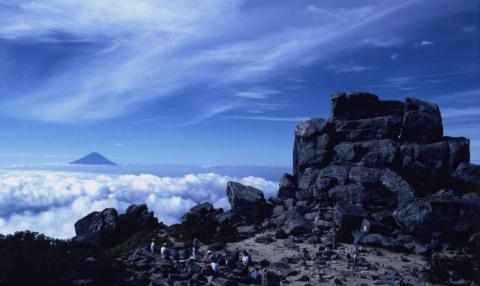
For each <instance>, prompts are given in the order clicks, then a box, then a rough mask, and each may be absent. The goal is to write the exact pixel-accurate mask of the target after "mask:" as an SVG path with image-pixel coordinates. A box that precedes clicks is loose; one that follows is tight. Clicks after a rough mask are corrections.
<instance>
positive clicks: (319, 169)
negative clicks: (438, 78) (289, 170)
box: [274, 92, 480, 243]
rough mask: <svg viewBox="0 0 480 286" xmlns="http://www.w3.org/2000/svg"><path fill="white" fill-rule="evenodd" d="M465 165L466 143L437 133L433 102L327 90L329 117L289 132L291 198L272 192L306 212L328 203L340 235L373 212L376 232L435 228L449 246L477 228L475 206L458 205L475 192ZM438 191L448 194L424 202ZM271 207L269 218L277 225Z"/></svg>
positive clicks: (426, 234)
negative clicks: (382, 217) (382, 218)
mask: <svg viewBox="0 0 480 286" xmlns="http://www.w3.org/2000/svg"><path fill="white" fill-rule="evenodd" d="M469 161H470V142H469V140H468V139H467V138H464V137H444V136H443V123H442V117H441V113H440V109H439V107H438V105H436V104H434V103H429V102H426V101H423V100H419V99H415V98H406V99H405V101H404V102H401V101H382V100H380V99H379V98H378V97H377V96H376V95H374V94H371V93H367V92H352V93H335V94H333V95H332V111H331V118H330V119H319V118H315V119H311V120H307V121H304V122H302V123H300V124H299V125H298V126H297V128H296V129H295V141H294V148H293V175H294V176H293V178H288V182H289V183H291V182H296V184H297V185H296V186H297V189H296V191H295V192H294V193H293V194H292V189H291V188H289V189H288V190H289V191H288V195H283V193H287V192H285V191H284V190H285V188H284V187H281V188H280V189H281V190H282V197H283V199H287V198H292V197H293V198H295V202H294V205H295V204H297V203H298V202H303V201H305V202H306V204H305V203H304V205H305V206H304V207H303V208H304V209H306V211H307V212H308V211H311V210H314V209H318V206H330V207H334V206H336V208H335V210H336V212H335V214H336V215H335V220H336V222H337V224H338V227H339V228H340V232H341V233H344V234H346V236H349V235H350V232H351V231H353V230H354V229H359V227H360V223H361V222H362V219H364V218H369V219H371V220H372V221H376V219H375V218H374V215H377V214H379V213H382V212H384V213H388V214H390V215H389V216H388V217H389V222H388V223H386V224H385V223H380V224H381V225H383V226H389V227H388V228H385V227H383V228H381V229H382V230H383V233H382V235H384V234H389V233H391V231H392V229H395V228H397V229H399V230H400V231H403V232H406V233H409V234H412V235H414V237H415V238H416V239H419V240H424V241H425V240H428V239H429V238H430V237H431V236H432V232H436V231H439V232H442V236H441V238H442V239H444V240H445V241H449V242H452V243H456V242H458V241H459V239H458V238H456V237H455V236H456V235H458V236H461V237H462V238H466V239H464V240H463V241H466V240H468V237H469V235H471V234H472V233H473V232H475V231H478V230H479V229H480V226H479V223H478V221H474V219H473V216H474V212H475V210H476V207H477V206H478V203H466V199H467V198H470V199H471V200H474V199H475V198H476V197H474V196H473V194H470V193H474V192H479V189H480V188H479V186H480V185H479V184H480V183H479V182H480V167H478V166H475V165H472V164H470V163H469ZM282 184H285V180H283V179H282ZM445 188H451V189H453V190H452V192H453V193H452V194H453V195H452V196H450V197H443V198H442V200H438V199H434V197H431V198H430V196H431V194H433V193H435V192H437V191H439V190H442V189H445ZM462 194H465V195H464V196H465V198H463V197H462V198H460V197H459V196H460V195H462ZM425 197H428V198H425ZM474 201H475V200H474ZM346 206H347V207H346ZM448 209H449V210H450V211H448ZM461 209H462V210H463V211H460V210H461ZM279 210H280V209H279V207H278V206H277V207H276V208H275V209H274V215H275V216H276V223H279V222H280V224H281V219H280V218H282V217H283V216H282V215H280V214H279ZM293 211H295V210H293ZM392 214H394V216H393V217H395V221H396V222H394V221H393V217H392ZM377 216H378V215H377ZM344 218H346V219H344ZM467 221H468V222H467ZM442 223H443V224H445V225H448V227H443V228H442V227H440V226H439V225H438V224H442ZM375 231H378V230H375ZM384 241H386V240H384Z"/></svg>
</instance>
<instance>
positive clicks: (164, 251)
mask: <svg viewBox="0 0 480 286" xmlns="http://www.w3.org/2000/svg"><path fill="white" fill-rule="evenodd" d="M160 254H161V255H162V258H163V259H167V258H168V256H169V255H170V254H169V251H168V248H167V244H166V243H164V244H163V246H162V248H160Z"/></svg>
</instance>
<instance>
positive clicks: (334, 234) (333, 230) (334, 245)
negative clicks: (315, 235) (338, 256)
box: [330, 220, 337, 250]
mask: <svg viewBox="0 0 480 286" xmlns="http://www.w3.org/2000/svg"><path fill="white" fill-rule="evenodd" d="M330 235H331V236H332V249H333V250H335V249H337V226H336V224H335V220H333V221H332V228H331V229H330Z"/></svg>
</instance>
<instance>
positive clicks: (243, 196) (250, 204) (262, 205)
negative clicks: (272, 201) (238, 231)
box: [227, 182, 269, 223]
mask: <svg viewBox="0 0 480 286" xmlns="http://www.w3.org/2000/svg"><path fill="white" fill-rule="evenodd" d="M227 196H228V201H229V202H230V206H231V207H232V212H233V213H234V214H237V215H239V216H240V217H242V218H243V219H244V220H245V221H246V222H247V223H254V222H257V221H258V220H261V219H262V218H264V217H266V216H267V214H268V210H269V208H268V206H267V202H266V201H265V198H264V196H263V192H262V191H260V190H259V189H256V188H254V187H251V186H244V185H242V184H240V183H237V182H228V183H227Z"/></svg>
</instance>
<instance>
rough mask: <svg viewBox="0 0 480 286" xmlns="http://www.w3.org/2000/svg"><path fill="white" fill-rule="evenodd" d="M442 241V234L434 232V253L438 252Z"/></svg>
mask: <svg viewBox="0 0 480 286" xmlns="http://www.w3.org/2000/svg"><path fill="white" fill-rule="evenodd" d="M439 241H440V232H437V231H436V232H433V233H432V239H431V242H430V245H431V246H432V252H435V251H438V248H439Z"/></svg>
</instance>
